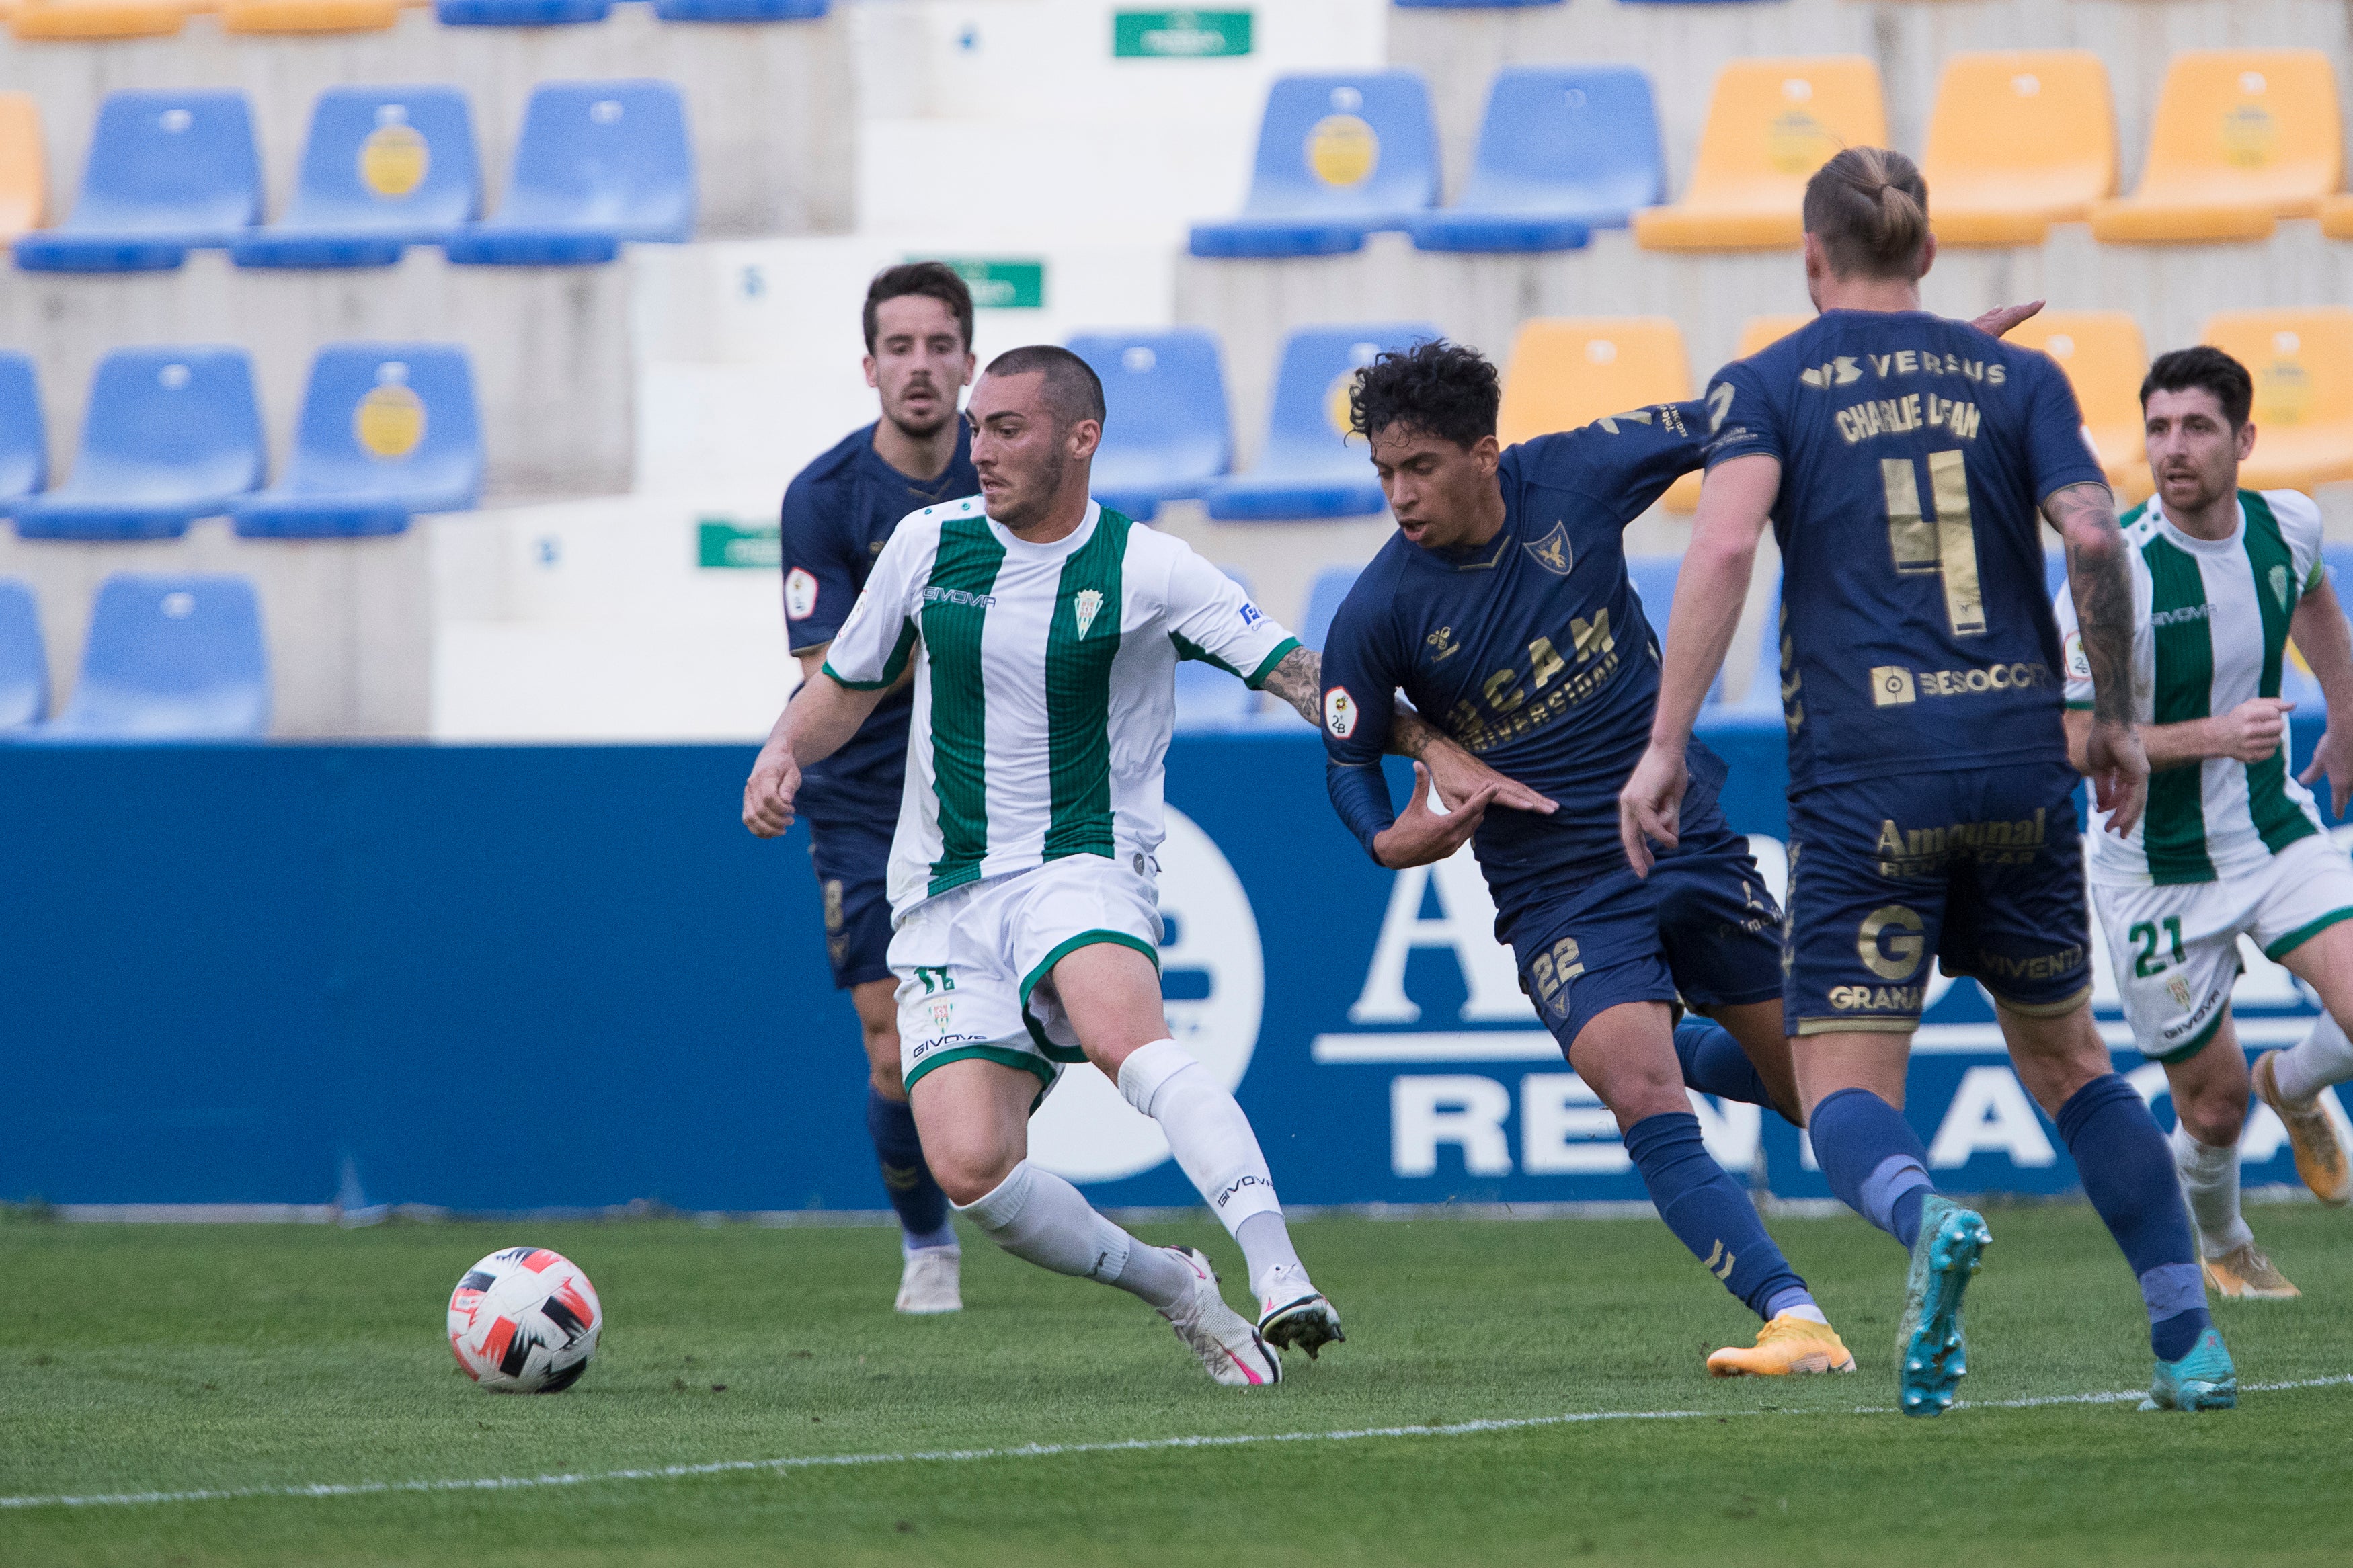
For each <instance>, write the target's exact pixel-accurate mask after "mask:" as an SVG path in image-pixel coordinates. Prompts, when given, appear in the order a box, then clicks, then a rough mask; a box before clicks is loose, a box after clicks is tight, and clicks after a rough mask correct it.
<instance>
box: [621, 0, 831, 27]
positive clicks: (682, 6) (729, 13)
mask: <svg viewBox="0 0 2353 1568" xmlns="http://www.w3.org/2000/svg"><path fill="white" fill-rule="evenodd" d="M831 4H832V0H654V15H655V16H659V17H660V18H661V19H662V20H663V21H665V22H814V21H815V20H817V19H818V17H819V16H824V15H825V14H826V11H827V9H828V6H830V5H831Z"/></svg>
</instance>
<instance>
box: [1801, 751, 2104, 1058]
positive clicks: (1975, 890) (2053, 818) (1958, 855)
mask: <svg viewBox="0 0 2353 1568" xmlns="http://www.w3.org/2000/svg"><path fill="white" fill-rule="evenodd" d="M2080 782H2081V781H2080V780H2078V779H2077V777H2076V775H2075V772H2074V770H2073V768H2070V767H2068V766H2067V765H2066V764H2064V763H2010V764H2007V765H2004V766H2000V767H1992V768H1986V769H1983V770H1979V771H1976V772H1970V773H1913V774H1907V775H1905V776H1904V777H1902V778H1891V779H1868V780H1863V781H1862V782H1859V783H1855V784H1830V785H1825V786H1823V787H1822V788H1820V789H1813V790H1808V791H1806V792H1805V793H1804V794H1802V795H1797V796H1795V797H1793V798H1792V799H1791V800H1790V802H1789V923H1788V930H1787V932H1786V933H1785V935H1784V937H1783V949H1784V952H1786V954H1787V959H1786V967H1787V969H1788V985H1787V988H1786V991H1785V994H1784V995H1783V998H1782V1013H1783V1016H1784V1020H1785V1022H1786V1024H1787V1026H1788V1031H1789V1033H1791V1034H1793V1035H1820V1034H1830V1033H1835V1032H1838V1031H1841V1030H1860V1031H1878V1030H1888V1031H1894V1032H1898V1033H1901V1032H1904V1031H1907V1030H1909V1029H1911V1028H1912V1027H1913V1026H1915V1024H1917V1023H1918V1022H1919V1021H1920V1005H1921V1002H1922V1000H1923V999H1924V997H1925V994H1926V990H1927V983H1928V960H1929V959H1930V958H1932V957H1933V958H1935V959H1936V961H1937V962H1938V963H1941V964H1942V965H1943V967H1944V971H1945V973H1947V974H1955V975H1958V974H1968V975H1973V976H1975V977H1976V979H1977V982H1978V984H1980V985H1983V986H1984V987H1985V988H1986V989H1987V990H1988V991H1989V992H1990V993H1992V994H1994V995H1995V996H1996V997H1998V998H1999V999H2000V1001H2001V1003H2002V1005H2004V1006H2006V1007H2009V1008H2010V1010H2012V1011H2013V1012H2018V1013H2024V1014H2028V1015H2031V1016H2046V1017H2049V1016H2059V1015H2063V1014H2066V1013H2072V1012H2073V1011H2074V1010H2075V1009H2076V1008H2077V1007H2080V1006H2082V1005H2083V1004H2084V1000H2085V998H2087V997H2088V996H2089V995H2090V994H2091V986H2092V970H2091V942H2092V932H2091V915H2090V910H2089V908H2088V906H2087V905H2086V904H2085V902H2084V838H2083V829H2082V828H2081V827H2080V826H2077V823H2076V820H2075V786H2076V784H2078V783H2080Z"/></svg>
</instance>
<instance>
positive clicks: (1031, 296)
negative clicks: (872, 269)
mask: <svg viewBox="0 0 2353 1568" xmlns="http://www.w3.org/2000/svg"><path fill="white" fill-rule="evenodd" d="M907 259H908V260H910V261H928V260H931V259H933V258H930V257H925V256H911V257H909V258H907ZM938 259H939V261H940V262H941V263H942V264H944V266H946V267H947V268H948V269H949V270H950V271H952V272H954V273H955V275H956V276H957V277H959V278H961V279H964V283H965V288H967V289H971V290H972V302H973V304H974V305H976V306H977V307H978V308H979V309H981V310H1044V309H1045V308H1046V264H1045V263H1044V262H1042V261H990V260H984V259H982V258H977V257H970V256H943V257H940V258H938Z"/></svg>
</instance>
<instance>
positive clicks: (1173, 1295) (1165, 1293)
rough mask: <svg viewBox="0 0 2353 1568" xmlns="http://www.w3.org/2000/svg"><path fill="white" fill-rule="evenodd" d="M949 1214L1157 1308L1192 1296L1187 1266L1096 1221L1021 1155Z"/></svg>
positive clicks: (1017, 1253) (1080, 1200) (1088, 1208)
mask: <svg viewBox="0 0 2353 1568" xmlns="http://www.w3.org/2000/svg"><path fill="white" fill-rule="evenodd" d="M956 1213H958V1214H960V1215H964V1216H965V1218H966V1219H968V1220H970V1221H972V1222H973V1223H974V1224H975V1225H976V1226H980V1228H981V1229H983V1230H985V1231H987V1233H988V1234H989V1236H990V1237H992V1238H994V1239H995V1241H996V1242H997V1246H999V1247H1003V1248H1005V1250H1006V1251H1008V1252H1009V1253H1011V1254H1013V1256H1014V1257H1016V1258H1026V1259H1028V1260H1029V1262H1031V1263H1035V1264H1037V1265H1038V1266H1039V1268H1050V1269H1052V1270H1053V1271H1054V1272H1055V1273H1057V1274H1074V1275H1077V1276H1079V1277H1080V1278H1082V1279H1100V1280H1102V1281H1103V1283H1104V1284H1106V1285H1116V1286H1118V1287H1119V1288H1120V1289H1123V1290H1125V1291H1127V1292H1129V1293H1130V1294H1132V1295H1136V1296H1141V1297H1143V1298H1144V1299H1145V1300H1146V1301H1149V1302H1151V1303H1152V1304H1153V1305H1154V1306H1155V1307H1158V1308H1160V1309H1161V1310H1163V1311H1166V1310H1168V1309H1170V1308H1172V1307H1175V1306H1176V1304H1177V1303H1178V1302H1179V1301H1182V1300H1184V1299H1185V1298H1187V1296H1189V1295H1190V1294H1191V1293H1192V1289H1193V1276H1192V1271H1191V1270H1189V1269H1187V1268H1186V1267H1185V1266H1184V1265H1183V1264H1182V1263H1179V1262H1178V1261H1177V1260H1176V1258H1173V1257H1171V1256H1170V1255H1169V1254H1168V1253H1167V1252H1166V1251H1165V1250H1163V1249H1162V1248H1160V1247H1147V1246H1145V1244H1144V1243H1143V1242H1140V1241H1138V1240H1136V1239H1135V1237H1132V1236H1130V1235H1128V1234H1127V1232H1125V1231H1124V1230H1122V1229H1120V1228H1119V1226H1115V1225H1113V1224H1112V1222H1111V1221H1109V1220H1107V1219H1105V1218H1103V1215H1099V1214H1097V1213H1096V1212H1095V1211H1094V1205H1092V1204H1090V1203H1088V1202H1087V1200H1086V1195H1085V1194H1082V1193H1081V1192H1080V1191H1079V1189H1078V1188H1076V1187H1074V1186H1072V1185H1071V1184H1070V1183H1068V1182H1066V1181H1064V1180H1063V1179H1062V1178H1061V1177H1060V1176H1058V1175H1056V1174H1054V1173H1053V1172H1051V1171H1046V1170H1040V1169H1039V1167H1037V1166H1036V1165H1033V1164H1031V1163H1029V1161H1027V1160H1024V1161H1022V1162H1021V1163H1019V1164H1018V1165H1016V1166H1014V1167H1013V1173H1012V1174H1011V1175H1008V1176H1007V1177H1006V1178H1005V1180H1003V1181H1002V1182H999V1183H998V1184H997V1186H996V1187H995V1189H993V1190H992V1191H990V1192H989V1193H987V1194H985V1195H984V1196H982V1197H981V1198H980V1199H979V1200H978V1201H977V1202H975V1203H972V1204H969V1205H962V1204H960V1205H956Z"/></svg>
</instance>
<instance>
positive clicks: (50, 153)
mask: <svg viewBox="0 0 2353 1568" xmlns="http://www.w3.org/2000/svg"><path fill="white" fill-rule="evenodd" d="M849 39H850V27H849V22H848V21H846V20H845V19H844V18H843V17H842V16H840V15H839V13H838V12H837V13H836V14H835V15H833V16H828V17H827V18H825V19H824V20H822V21H818V22H792V23H770V24H765V25H759V26H727V25H717V24H704V23H665V22H659V21H657V20H655V18H654V15H653V11H652V8H651V7H650V6H645V5H624V6H620V7H618V8H617V9H616V10H615V11H614V13H613V16H612V18H611V19H610V20H609V21H606V22H600V23H594V24H590V25H586V26H561V27H445V26H441V25H440V24H439V23H438V22H437V21H435V20H434V17H433V13H432V12H431V11H429V10H426V11H418V10H409V11H404V12H403V13H402V14H401V17H400V22H399V25H398V26H395V27H393V28H392V29H390V30H389V31H386V32H381V33H336V34H320V35H314V36H307V37H306V36H280V37H259V36H254V35H242V36H236V37H232V36H230V35H228V34H226V33H223V32H221V31H220V30H219V29H218V28H217V27H216V26H213V25H212V23H211V20H210V19H209V18H206V17H198V18H196V19H195V21H194V22H192V23H191V24H190V25H189V26H187V27H186V28H185V30H184V31H182V32H181V33H180V34H178V35H177V36H175V37H164V38H134V39H121V40H114V41H109V42H100V43H20V42H17V41H16V40H14V39H12V38H9V37H6V36H5V34H0V88H17V89H25V90H26V91H29V92H31V93H32V94H33V96H34V97H35V98H36V99H37V100H39V103H40V107H41V121H42V133H43V136H44V138H45V139H46V142H47V163H48V179H49V201H50V205H51V208H52V210H51V213H50V219H51V221H52V222H54V221H56V219H57V218H58V217H60V216H63V215H64V213H65V211H66V210H67V208H68V207H69V205H70V204H71V202H72V199H73V192H74V190H75V188H76V187H77V185H78V184H79V182H80V179H81V167H82V160H83V157H84V155H85V154H86V153H87V151H88V148H89V143H90V127H91V126H92V124H93V123H94V122H95V121H96V119H97V115H98V105H99V100H100V99H102V98H103V97H104V96H105V95H106V94H107V93H109V92H111V91H114V90H117V89H122V88H238V89H243V90H244V91H245V93H246V94H247V95H248V97H249V98H250V99H251V100H253V110H254V116H255V122H256V125H255V128H256V132H257V133H258V135H259V139H260V143H261V162H262V172H263V176H264V178H265V179H266V181H267V182H268V187H267V188H268V192H269V211H270V213H271V215H272V216H275V215H276V214H277V213H278V211H279V210H280V208H281V207H283V206H284V205H285V203H286V199H287V197H288V195H289V194H290V192H291V191H292V189H293V185H294V175H295V171H296V167H297V164H298V163H299V161H300V159H301V148H302V137H303V133H304V132H305V130H306V129H307V128H308V126H309V124H310V116H311V101H312V100H314V99H316V98H317V97H318V95H319V93H320V91H321V89H324V88H328V87H333V86H338V85H341V84H343V83H347V82H395V83H404V84H405V83H419V84H422V83H447V84H448V85H451V86H455V87H459V88H461V89H464V90H465V93H466V95H467V97H468V99H469V100H470V101H471V103H472V105H473V111H474V134H475V138H476V141H477V142H478V144H479V145H480V150H481V157H482V178H483V188H484V195H485V196H486V198H487V199H488V201H489V204H490V210H491V211H492V212H495V211H497V208H498V201H499V198H500V197H501V195H503V193H504V191H505V188H506V177H507V166H508V163H509V162H510V160H511V159H512V155H513V151H514V140H515V136H516V133H517V132H519V131H520V130H521V128H522V108H523V100H525V99H526V98H528V97H529V96H530V95H531V89H533V87H534V86H536V85H537V84H538V83H540V82H543V81H549V80H558V79H583V78H606V77H638V76H652V77H661V78H664V79H668V80H670V81H673V82H676V83H677V84H678V86H679V88H680V89H681V91H682V92H684V93H685V95H686V100H687V116H688V121H689V123H690V125H691V129H692V131H693V134H694V148H695V156H696V161H697V164H698V169H699V174H700V181H701V186H702V200H701V210H700V215H699V217H698V220H697V223H698V232H700V233H703V234H709V235H742V234H799V233H809V232H818V231H825V230H831V229H843V228H847V227H849V225H850V219H851V197H850V176H851V172H852V167H853V164H854V162H855V160H854V158H853V156H852V146H853V143H854V142H855V141H856V139H857V113H858V110H857V103H856V99H855V93H854V86H853V77H854V74H855V73H854V72H853V70H852V67H851V61H850V42H849Z"/></svg>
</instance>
